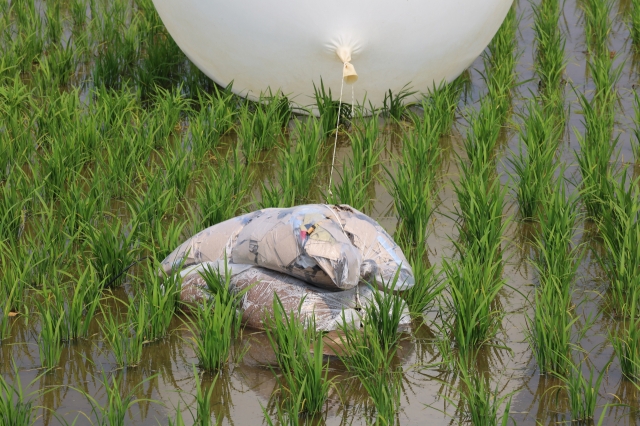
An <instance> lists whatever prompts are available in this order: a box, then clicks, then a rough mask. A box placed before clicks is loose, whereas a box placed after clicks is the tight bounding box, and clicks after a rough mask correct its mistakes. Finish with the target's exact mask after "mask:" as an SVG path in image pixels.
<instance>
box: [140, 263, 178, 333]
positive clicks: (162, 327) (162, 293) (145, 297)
mask: <svg viewBox="0 0 640 426" xmlns="http://www.w3.org/2000/svg"><path fill="white" fill-rule="evenodd" d="M161 270H162V268H161V266H160V264H159V263H158V262H148V263H147V268H146V269H145V271H144V274H143V280H144V289H142V290H141V295H140V299H139V303H140V304H144V305H145V307H144V312H145V313H146V315H147V318H146V321H145V322H146V330H145V333H144V337H145V341H149V342H153V341H155V340H158V339H160V338H163V337H165V336H166V335H167V333H168V331H169V325H170V324H171V320H172V319H173V316H174V314H175V313H176V311H177V310H178V303H179V295H180V287H181V281H180V274H178V273H175V274H170V275H167V274H164V273H163V274H162V275H160V274H159V273H158V271H161Z"/></svg>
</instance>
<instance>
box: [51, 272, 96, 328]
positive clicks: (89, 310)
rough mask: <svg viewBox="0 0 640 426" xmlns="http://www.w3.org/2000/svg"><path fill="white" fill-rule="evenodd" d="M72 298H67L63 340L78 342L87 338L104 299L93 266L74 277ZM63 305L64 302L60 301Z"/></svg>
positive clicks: (64, 304) (65, 301)
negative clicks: (77, 340)
mask: <svg viewBox="0 0 640 426" xmlns="http://www.w3.org/2000/svg"><path fill="white" fill-rule="evenodd" d="M72 285H73V287H72V289H71V297H67V298H65V299H66V300H64V303H63V306H64V308H63V309H64V324H63V327H64V329H63V332H62V336H63V337H62V338H63V340H76V339H78V338H83V337H87V336H88V334H89V326H90V324H91V321H92V320H93V318H94V316H95V313H96V312H97V309H98V306H99V304H100V301H101V299H102V288H103V285H104V283H103V282H101V281H100V280H99V279H98V277H97V274H96V271H95V269H93V267H92V266H91V265H89V266H87V267H85V268H84V270H82V272H80V275H78V277H77V278H73V277H72ZM58 302H59V303H61V304H62V302H63V301H62V300H60V301H58Z"/></svg>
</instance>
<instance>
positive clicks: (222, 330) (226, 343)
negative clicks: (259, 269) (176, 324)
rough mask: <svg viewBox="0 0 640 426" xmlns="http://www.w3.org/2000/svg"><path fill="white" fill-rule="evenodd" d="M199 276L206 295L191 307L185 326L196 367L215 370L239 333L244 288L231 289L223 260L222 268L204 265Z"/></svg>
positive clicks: (221, 364) (218, 368) (220, 365)
mask: <svg viewBox="0 0 640 426" xmlns="http://www.w3.org/2000/svg"><path fill="white" fill-rule="evenodd" d="M200 275H201V276H202V278H203V279H204V281H205V282H206V283H207V288H208V292H209V294H210V297H209V298H208V300H205V301H204V303H202V305H199V306H198V307H197V308H196V309H195V315H194V316H193V317H192V318H189V319H188V320H187V323H185V325H186V327H187V328H188V329H189V331H190V332H191V333H192V335H193V337H192V339H193V349H194V350H195V352H196V356H197V357H198V363H199V366H200V368H202V369H203V370H205V371H209V372H215V371H218V370H221V369H222V368H224V366H225V365H226V363H227V361H228V360H229V358H230V356H231V349H232V341H233V339H234V338H235V337H237V336H238V333H239V332H240V325H241V324H240V314H239V307H240V301H241V299H242V297H243V296H244V294H245V293H246V292H247V291H248V289H245V290H243V291H240V292H235V291H234V290H233V289H232V287H231V272H230V271H229V270H228V266H227V264H226V262H225V271H218V270H215V269H213V268H212V267H208V268H207V269H205V270H204V271H202V272H200Z"/></svg>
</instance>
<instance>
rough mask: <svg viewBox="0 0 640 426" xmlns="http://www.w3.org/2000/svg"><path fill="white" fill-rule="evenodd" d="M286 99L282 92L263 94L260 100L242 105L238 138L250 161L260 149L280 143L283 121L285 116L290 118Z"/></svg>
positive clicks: (267, 148) (266, 148) (254, 158)
mask: <svg viewBox="0 0 640 426" xmlns="http://www.w3.org/2000/svg"><path fill="white" fill-rule="evenodd" d="M284 99H286V97H284V96H282V95H280V92H278V93H277V94H276V96H275V97H273V96H271V97H265V96H264V95H261V96H260V100H259V102H257V103H251V102H245V103H244V104H243V105H242V106H241V107H240V125H239V127H238V129H237V132H238V139H239V141H240V146H241V147H242V151H243V153H244V156H245V158H246V160H247V161H248V162H253V161H255V160H256V158H257V155H258V153H259V152H260V151H266V150H269V149H271V148H273V147H275V146H276V144H277V143H278V141H279V139H280V137H281V135H282V127H283V122H284V120H285V118H286V119H287V120H288V115H287V113H286V109H285V108H289V107H288V101H286V106H285V107H283V105H285V104H284V102H285V101H284ZM283 110H285V112H283ZM289 111H290V110H289ZM289 114H290V112H289Z"/></svg>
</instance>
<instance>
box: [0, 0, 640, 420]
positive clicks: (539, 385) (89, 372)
mask: <svg viewBox="0 0 640 426" xmlns="http://www.w3.org/2000/svg"><path fill="white" fill-rule="evenodd" d="M626 7H628V1H623V0H620V1H619V2H617V3H616V7H615V8H614V12H615V13H619V12H620V11H622V10H624V9H625V8H626ZM518 10H519V15H520V16H521V17H522V20H521V24H520V33H519V37H520V38H519V46H520V49H521V50H522V56H521V60H520V63H519V65H518V73H519V80H520V81H521V82H525V83H523V84H522V85H521V86H520V87H519V89H518V91H519V95H518V96H516V99H515V101H514V108H515V109H516V110H519V109H520V108H522V105H523V99H524V98H526V96H527V95H528V93H529V91H533V92H535V91H536V90H537V81H536V80H535V79H534V76H533V57H534V51H533V38H534V34H533V31H532V30H531V20H532V13H531V8H530V5H529V4H528V3H527V2H525V1H521V2H520V4H519V9H518ZM564 12H565V13H564V16H563V22H562V27H563V30H564V31H565V33H566V35H567V54H568V60H569V62H568V66H567V79H568V81H569V82H570V84H571V85H573V87H574V88H575V90H577V91H579V92H587V93H588V92H590V91H592V90H593V82H592V81H591V79H590V78H589V75H588V69H587V66H586V57H585V53H584V51H585V46H584V34H583V29H582V25H581V22H580V16H581V14H580V12H579V10H578V5H577V3H576V1H575V0H568V1H567V2H566V3H565V7H564ZM627 38H628V30H627V29H626V27H625V25H624V24H623V23H622V22H621V19H620V18H618V17H617V16H616V17H615V19H614V31H613V33H612V34H611V49H612V50H613V51H616V52H617V53H618V54H619V56H618V62H619V63H621V64H623V73H622V78H621V81H620V85H619V92H620V95H621V102H620V105H619V111H618V114H617V130H618V132H619V135H620V145H619V147H620V149H621V157H620V161H621V162H623V161H624V160H625V159H630V158H632V154H631V147H630V137H631V136H630V135H631V133H630V129H631V127H632V114H633V107H632V100H633V91H634V90H635V85H636V84H637V81H638V75H637V60H635V59H634V58H633V57H631V55H630V54H629V53H628V52H629V43H628V42H627ZM472 69H473V70H472V72H471V77H472V82H473V84H472V87H471V92H470V96H469V98H468V102H467V105H463V107H469V108H473V107H474V102H475V101H477V99H478V98H479V97H480V96H481V95H482V94H483V92H484V90H485V88H484V87H483V85H482V80H481V79H480V77H479V73H478V70H479V71H481V70H482V61H481V60H478V61H476V63H475V64H474V65H473V67H472ZM356 90H357V86H356ZM567 103H568V105H569V106H570V111H571V113H570V116H569V120H568V124H567V129H566V133H565V140H564V142H563V144H562V153H561V159H562V161H563V162H564V163H565V165H566V166H567V168H566V171H565V173H566V177H567V178H568V179H569V180H570V181H571V182H574V183H577V182H578V180H579V173H578V170H577V167H576V161H575V154H574V151H575V150H577V149H579V147H578V143H577V139H576V137H575V133H574V130H575V131H578V132H581V127H582V126H581V117H580V115H579V114H577V113H576V111H577V110H578V106H577V103H576V96H575V94H574V93H573V92H572V90H571V88H570V86H569V87H568V89H567ZM515 120H516V121H517V119H515ZM465 128H466V124H465V122H464V119H463V118H462V117H460V118H459V120H458V123H457V125H456V130H455V131H454V134H453V136H452V137H450V138H447V140H444V141H443V146H445V147H447V149H449V150H451V151H456V152H459V151H461V137H462V135H463V134H464V133H465V131H466V130H465ZM387 130H388V131H387V133H386V138H387V139H386V143H387V148H388V149H387V152H386V153H385V157H384V161H385V162H386V164H388V165H390V164H392V163H393V157H394V155H397V154H398V143H397V140H396V138H394V137H393V136H392V133H393V128H390V127H387ZM504 138H505V142H504V143H503V144H502V145H501V148H500V158H501V161H500V162H499V171H501V172H503V174H502V182H503V184H504V185H510V180H509V177H508V173H509V170H508V166H507V164H508V163H507V161H506V159H507V158H508V157H509V156H510V155H512V154H511V153H512V152H513V151H517V149H518V143H519V142H518V138H517V135H516V133H515V132H514V131H513V130H510V129H506V130H505V132H504ZM451 151H450V152H449V154H451ZM349 152H350V146H349V143H348V140H347V139H344V138H341V139H340V140H339V143H338V150H337V158H338V164H340V162H341V161H344V160H345V159H346V158H348V156H349ZM459 153H460V152H459ZM460 154H461V153H460ZM461 155H462V154H461ZM271 157H273V156H271ZM448 158H449V159H445V162H444V172H443V181H442V189H441V191H440V194H439V198H440V201H441V204H440V206H439V209H438V212H437V214H436V217H435V223H434V229H433V232H432V234H431V235H430V237H429V239H428V243H429V248H430V261H431V262H432V263H433V264H439V263H440V262H441V260H442V259H443V258H445V257H450V256H452V254H453V249H452V244H451V240H452V239H455V237H456V235H455V230H454V223H453V222H452V220H451V219H449V218H448V214H449V212H451V211H452V210H453V208H454V207H455V203H456V198H455V195H454V194H453V191H452V183H453V182H455V181H456V179H457V175H458V170H457V167H456V162H455V160H453V158H455V157H454V156H449V157H448ZM273 165H274V164H270V163H269V162H266V163H265V164H263V165H262V166H261V170H258V171H257V175H258V176H260V177H262V178H267V177H272V171H273V170H274V167H273ZM339 167H340V166H339V165H338V169H339ZM329 168H330V165H329V164H328V163H325V164H324V168H323V173H324V174H325V177H326V176H328V173H329ZM323 182H324V184H326V179H324V180H323ZM323 190H324V188H320V191H319V193H320V192H321V191H323ZM372 195H373V197H374V202H373V204H372V206H371V209H370V212H369V213H370V214H371V215H372V216H374V217H375V218H376V219H377V220H378V221H379V222H380V223H381V224H382V225H383V226H384V227H385V228H386V229H387V230H389V231H390V232H393V231H394V229H395V226H396V222H397V219H396V217H395V216H394V214H393V211H392V208H391V207H392V204H391V203H392V199H391V197H390V195H389V194H388V192H387V191H386V189H385V188H384V186H383V185H382V184H380V183H376V184H375V185H374V186H373V187H372ZM510 200H511V204H509V205H508V206H507V209H506V211H505V214H506V215H515V213H516V212H517V208H516V206H515V204H514V203H513V200H512V199H510ZM530 233H531V230H530V229H529V228H528V225H526V224H519V223H517V222H516V221H515V220H514V221H513V222H512V223H511V225H510V226H509V228H508V234H507V236H506V237H507V241H506V243H505V253H506V255H507V256H508V259H509V261H508V265H507V268H506V270H505V277H506V278H507V283H508V286H507V287H505V289H504V290H503V291H502V292H501V294H500V302H501V304H502V306H503V308H504V311H505V313H506V316H505V319H504V322H503V330H502V332H501V333H500V335H499V336H498V337H499V339H500V343H501V344H503V345H504V346H506V347H508V348H509V350H506V349H496V348H491V349H487V350H485V351H483V352H482V353H481V354H480V355H479V357H478V360H477V362H476V364H477V366H478V367H479V368H480V369H481V370H483V371H486V372H488V373H489V374H490V376H491V379H492V380H493V382H494V383H496V384H497V386H498V388H499V389H500V391H501V393H502V394H503V395H512V405H511V415H512V418H513V420H514V421H515V422H516V423H517V424H525V425H533V424H536V423H537V422H539V423H540V424H550V423H556V422H568V421H570V417H569V414H568V405H567V401H566V396H565V395H564V393H562V392H560V393H559V394H556V392H555V391H556V389H557V386H558V385H559V383H558V382H557V381H554V380H553V379H550V378H548V377H543V376H540V375H539V373H538V370H537V368H536V364H535V360H534V359H533V356H532V353H531V351H530V350H529V347H528V345H527V344H526V342H525V341H524V340H525V339H524V333H523V331H524V329H525V327H526V326H525V315H526V314H527V313H528V312H530V308H529V305H528V303H527V301H526V298H525V296H527V295H529V294H530V291H531V288H532V283H533V282H534V276H533V274H532V271H531V268H530V267H529V266H528V264H527V262H526V259H527V257H528V256H529V255H530V253H531V247H530V245H529V244H528V239H527V235H529V234H530ZM576 242H577V243H585V244H590V245H597V244H598V242H597V241H594V240H593V237H592V233H590V232H589V224H585V223H581V224H580V229H579V230H578V232H577V234H576ZM578 277H579V278H578V281H577V283H576V290H575V292H574V301H575V303H576V305H579V312H580V313H581V314H582V315H583V318H587V317H588V316H589V315H592V316H594V317H595V318H596V320H595V322H594V324H593V326H592V327H591V328H590V330H589V332H588V333H587V334H586V336H585V337H584V339H582V341H580V342H579V343H580V346H581V347H582V348H583V349H584V350H585V353H586V354H588V363H586V365H585V373H586V366H587V365H588V366H593V367H595V369H596V371H598V372H599V371H600V370H601V369H602V368H604V367H605V365H606V364H607V363H608V362H609V361H613V362H612V364H611V366H610V367H609V369H608V371H607V373H606V376H605V379H604V381H603V385H602V388H601V390H600V398H599V400H598V406H599V408H598V410H597V411H596V418H598V417H599V416H600V413H601V411H602V407H603V406H604V405H605V404H613V403H622V404H627V405H628V406H631V407H633V408H629V407H625V406H616V407H612V408H611V409H610V410H609V411H608V412H607V413H606V415H605V420H604V423H605V424H611V425H613V424H622V425H634V424H638V423H639V422H640V417H639V416H637V415H636V413H635V409H636V408H640V403H639V401H640V392H638V390H637V389H636V388H635V387H634V386H632V385H631V384H629V383H628V382H627V381H625V380H623V379H622V378H621V374H620V369H619V366H618V364H617V360H615V358H614V356H613V350H612V348H611V346H610V345H609V344H608V343H607V339H606V336H607V334H608V332H609V330H612V329H615V328H616V327H619V326H620V324H618V323H617V322H616V321H615V320H612V319H610V318H609V317H607V316H606V315H603V314H602V313H601V310H600V309H601V302H600V296H599V294H600V293H601V292H602V290H603V288H605V285H606V283H603V282H602V280H601V279H600V278H599V269H598V267H597V266H596V265H595V264H594V262H593V259H592V258H591V257H590V256H586V257H585V259H584V261H583V264H582V265H581V267H580V270H579V273H578ZM120 291H122V292H124V291H127V287H126V286H125V288H124V289H122V290H120ZM120 295H121V296H122V295H124V294H120ZM437 308H438V307H437V306H436V307H434V310H433V311H432V312H430V313H429V314H428V315H427V319H428V321H427V324H429V323H430V321H435V320H436V311H437ZM183 319H184V318H181V317H176V318H175V319H174V321H173V324H172V330H173V331H172V333H171V335H170V337H169V338H167V339H164V340H162V341H160V342H156V343H151V344H148V345H147V346H146V347H145V351H144V355H143V359H142V362H141V364H140V365H139V366H137V367H136V368H129V369H126V370H121V369H118V368H117V365H116V364H115V361H114V359H113V356H112V355H111V354H110V352H109V349H108V347H106V345H105V343H104V342H103V341H102V339H101V338H100V332H99V327H98V322H99V321H100V317H99V316H98V317H97V318H96V321H95V322H94V324H93V329H92V330H93V337H92V338H91V339H88V340H83V341H80V342H77V343H73V344H70V345H69V346H67V347H65V349H64V352H63V356H62V360H61V362H60V367H59V368H57V369H56V370H54V371H53V372H50V373H48V374H45V375H41V374H42V371H41V370H40V369H39V367H40V365H41V363H40V360H39V355H38V348H37V344H36V338H37V336H38V334H39V325H38V324H37V319H36V318H35V316H28V317H26V318H15V319H13V321H14V328H13V337H12V338H11V339H10V340H8V341H5V342H3V343H2V344H1V345H0V370H1V371H2V374H3V375H4V376H5V377H7V378H9V379H10V381H14V380H15V378H14V376H13V374H12V373H11V371H12V367H11V360H12V359H13V360H14V361H15V364H16V367H17V368H18V371H19V376H20V380H21V382H22V384H23V386H25V388H26V389H27V390H26V392H27V393H29V392H31V393H32V397H34V398H35V400H36V404H37V405H39V406H40V408H38V418H37V421H36V424H42V425H49V424H59V423H60V421H66V422H69V423H70V422H72V421H73V420H74V419H75V418H78V421H77V424H88V423H89V422H91V421H94V420H95V418H96V413H95V412H94V411H93V410H92V405H91V404H90V403H89V402H88V401H87V398H86V397H85V396H84V395H83V394H82V393H86V394H89V395H91V396H92V398H94V399H95V404H97V405H104V404H105V403H106V399H107V395H106V392H105V389H104V386H103V383H102V372H103V371H106V372H107V374H109V375H114V376H117V377H119V378H121V379H122V381H121V383H122V387H121V393H122V394H128V393H131V394H132V395H134V396H135V398H137V399H140V401H139V402H137V403H136V404H134V405H133V406H132V408H131V409H130V410H129V413H128V417H127V423H129V424H134V423H135V424H140V425H156V424H166V423H167V421H168V418H173V417H174V416H175V412H176V410H177V409H178V407H180V410H181V411H182V412H183V413H184V417H185V419H186V421H187V423H188V424H189V423H191V422H192V416H191V414H190V411H189V410H190V409H191V410H195V406H194V394H195V392H196V379H195V378H194V375H193V369H192V365H193V364H194V363H196V362H197V359H196V356H195V353H194V351H193V350H192V348H191V346H190V344H189V339H190V335H189V333H188V332H187V331H186V330H185V329H184V326H183ZM583 321H584V320H583ZM436 334H437V330H436V329H435V328H434V327H429V325H422V326H416V327H415V329H414V331H413V333H412V335H411V336H410V338H409V340H408V341H406V342H404V343H403V347H402V350H401V354H400V362H401V363H402V365H403V367H404V370H405V374H404V380H403V391H402V407H401V411H400V413H399V414H398V421H399V424H402V425H422V424H430V425H440V424H442V425H444V424H452V423H453V424H455V423H458V422H459V421H461V417H460V416H459V413H456V410H455V408H454V407H452V406H451V404H448V403H447V401H446V398H445V396H446V397H449V398H452V399H454V400H455V399H456V396H455V394H454V393H452V391H451V389H450V388H449V387H447V386H444V385H443V384H442V382H445V383H454V382H455V380H456V378H455V377H454V375H453V374H451V373H449V372H444V371H442V370H440V369H438V368H437V367H432V366H431V365H432V364H434V363H437V362H438V361H440V356H439V354H438V350H437V348H436V347H435V345H434V343H433V338H434V336H435V335H436ZM243 349H246V354H245V356H244V357H243V358H242V359H238V360H236V361H235V362H233V363H232V364H231V365H230V366H229V368H228V369H226V370H225V371H224V372H223V373H222V374H221V375H220V376H218V377H217V379H215V383H214V384H213V386H215V388H214V392H213V396H212V399H211V411H212V415H213V416H214V417H215V418H216V419H217V420H218V421H220V422H221V423H222V424H228V425H253V424H263V423H264V420H263V407H264V408H265V409H266V410H267V411H269V412H271V413H273V410H274V401H275V399H274V396H273V395H274V391H276V390H277V389H278V385H277V381H276V379H275V377H274V374H273V372H272V370H271V368H270V366H271V365H272V363H273V353H272V352H271V350H270V349H269V345H268V343H267V341H266V339H265V336H264V335H263V334H262V333H257V332H252V331H250V330H245V332H244V335H243V336H242V339H239V340H238V341H237V342H236V351H237V352H242V351H243ZM331 367H332V372H331V374H332V377H335V380H336V387H335V389H334V391H333V392H332V394H331V397H330V402H329V405H328V408H327V410H326V412H325V413H324V414H323V415H322V416H320V417H318V418H316V419H312V420H310V421H309V424H327V425H346V424H354V425H361V424H367V422H368V421H371V419H372V415H373V411H374V407H373V406H372V404H371V401H369V400H368V398H367V396H366V393H365V392H364V391H363V389H362V388H361V387H360V386H359V385H358V382H357V381H356V380H353V378H350V377H348V374H347V373H345V371H344V368H343V367H342V366H341V365H340V363H339V362H338V361H337V360H331ZM202 380H203V383H204V384H205V386H206V387H208V386H209V385H211V383H212V382H213V378H212V377H209V376H203V377H202ZM444 413H446V414H444Z"/></svg>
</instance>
